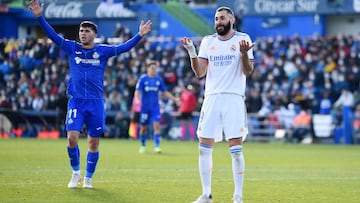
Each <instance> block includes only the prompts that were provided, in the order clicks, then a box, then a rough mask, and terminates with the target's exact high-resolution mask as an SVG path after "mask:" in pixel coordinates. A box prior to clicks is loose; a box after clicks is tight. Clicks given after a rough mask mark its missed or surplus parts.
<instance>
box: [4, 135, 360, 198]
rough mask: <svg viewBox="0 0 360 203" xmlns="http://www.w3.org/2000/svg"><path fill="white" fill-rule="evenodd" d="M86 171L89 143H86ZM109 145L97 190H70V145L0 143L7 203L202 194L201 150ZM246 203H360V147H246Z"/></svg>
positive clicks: (226, 168) (223, 184)
mask: <svg viewBox="0 0 360 203" xmlns="http://www.w3.org/2000/svg"><path fill="white" fill-rule="evenodd" d="M79 144H80V150H81V171H82V175H83V174H84V168H85V167H84V165H85V164H84V162H85V161H84V160H85V157H86V149H87V143H86V140H85V139H81V140H80V142H79ZM161 147H162V149H163V153H162V154H156V153H154V152H153V151H152V150H153V143H152V141H150V140H149V141H148V149H147V150H148V151H147V153H145V154H138V149H139V142H138V141H133V140H119V139H118V140H117V139H102V140H101V141H100V160H99V162H98V166H97V170H96V173H95V175H94V177H93V186H94V188H93V189H83V188H82V187H81V185H79V188H77V189H68V188H67V183H68V181H69V180H70V177H71V169H70V166H69V161H68V158H67V152H66V140H65V139H60V140H36V139H10V140H0V149H1V150H0V202H36V203H38V202H87V203H88V202H106V203H107V202H117V203H118V202H120V203H140V202H142V203H143V202H147V203H169V202H171V203H177V202H179V203H180V202H181V203H184V202H191V201H193V200H195V199H196V198H197V197H198V196H199V195H200V193H201V185H200V179H199V174H198V165H197V160H198V145H197V143H195V142H175V141H162V145H161ZM244 155H245V160H246V176H245V183H244V202H246V203H252V202H259V203H265V202H284V203H290V202H312V203H316V202H319V203H320V202H321V203H322V202H326V203H331V202H346V203H351V202H359V199H360V147H359V146H341V145H340V146H336V145H315V144H314V145H295V144H280V143H270V144H263V143H246V144H245V146H244ZM213 160H214V167H213V197H214V202H216V203H220V202H231V198H232V193H233V182H232V173H231V159H230V155H229V152H228V148H227V145H226V143H217V144H216V145H215V148H214V152H213Z"/></svg>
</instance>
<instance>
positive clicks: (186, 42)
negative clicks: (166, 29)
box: [181, 37, 194, 49]
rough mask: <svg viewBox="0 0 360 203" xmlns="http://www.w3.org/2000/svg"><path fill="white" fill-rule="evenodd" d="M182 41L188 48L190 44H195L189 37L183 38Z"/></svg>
mask: <svg viewBox="0 0 360 203" xmlns="http://www.w3.org/2000/svg"><path fill="white" fill-rule="evenodd" d="M181 42H182V44H183V46H184V47H185V48H186V49H188V47H189V46H190V47H191V46H194V43H193V41H192V40H191V39H190V38H189V37H184V38H182V39H181Z"/></svg>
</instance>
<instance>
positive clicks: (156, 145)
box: [154, 133, 160, 147]
mask: <svg viewBox="0 0 360 203" xmlns="http://www.w3.org/2000/svg"><path fill="white" fill-rule="evenodd" d="M154 144H155V147H159V146H160V134H159V133H157V134H155V135H154Z"/></svg>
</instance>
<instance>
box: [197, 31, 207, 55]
mask: <svg viewBox="0 0 360 203" xmlns="http://www.w3.org/2000/svg"><path fill="white" fill-rule="evenodd" d="M208 39H209V38H208V36H205V37H204V38H203V40H202V41H201V43H200V47H199V54H198V57H199V58H202V59H206V60H207V59H208V54H207V52H206V51H207V48H206V45H207V44H208V43H207V41H208Z"/></svg>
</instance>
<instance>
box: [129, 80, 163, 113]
mask: <svg viewBox="0 0 360 203" xmlns="http://www.w3.org/2000/svg"><path fill="white" fill-rule="evenodd" d="M136 90H138V91H140V92H141V111H143V110H145V109H153V108H158V109H159V108H160V107H159V92H165V91H166V86H165V83H164V80H163V79H162V78H161V77H160V76H155V77H153V78H151V77H149V76H148V75H143V76H141V77H140V79H139V80H138V82H137V84H136Z"/></svg>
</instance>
